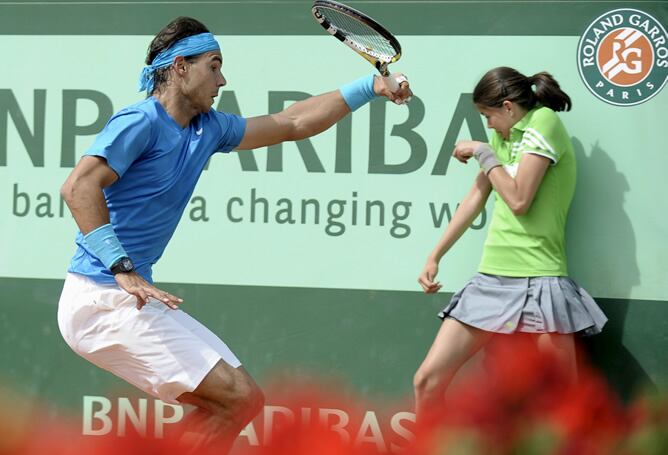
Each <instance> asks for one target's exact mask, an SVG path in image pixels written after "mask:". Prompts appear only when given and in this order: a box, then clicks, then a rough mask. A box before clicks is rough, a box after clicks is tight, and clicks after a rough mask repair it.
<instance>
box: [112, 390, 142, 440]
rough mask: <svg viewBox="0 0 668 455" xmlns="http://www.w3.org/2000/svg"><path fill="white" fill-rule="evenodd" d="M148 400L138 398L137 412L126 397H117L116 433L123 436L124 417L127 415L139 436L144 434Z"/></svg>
mask: <svg viewBox="0 0 668 455" xmlns="http://www.w3.org/2000/svg"><path fill="white" fill-rule="evenodd" d="M147 409H148V402H147V401H146V399H145V398H141V399H140V400H139V412H135V410H134V408H133V407H132V403H131V402H130V400H129V399H128V398H119V399H118V435H119V436H125V418H126V417H127V418H128V419H129V420H130V422H131V423H132V426H133V427H134V429H135V430H137V433H139V435H140V436H146V418H147V415H148V412H147Z"/></svg>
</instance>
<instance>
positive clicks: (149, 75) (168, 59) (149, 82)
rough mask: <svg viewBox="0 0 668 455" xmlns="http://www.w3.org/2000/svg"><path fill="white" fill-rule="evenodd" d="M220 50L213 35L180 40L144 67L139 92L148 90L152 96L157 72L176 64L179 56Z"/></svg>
mask: <svg viewBox="0 0 668 455" xmlns="http://www.w3.org/2000/svg"><path fill="white" fill-rule="evenodd" d="M219 50H220V45H219V44H218V41H216V39H215V38H214V37H213V35H212V34H211V33H200V34H199V35H191V36H188V37H186V38H183V39H181V40H178V41H177V42H176V43H174V44H172V45H171V46H170V47H168V48H167V49H164V50H162V51H161V52H160V53H159V54H158V55H156V56H155V58H154V59H153V62H151V64H150V65H149V66H145V67H144V69H143V70H142V71H141V75H140V76H139V84H138V86H139V91H140V92H141V91H144V90H146V92H147V93H148V94H149V95H150V94H151V93H152V92H153V76H154V74H155V71H156V70H157V69H160V68H165V67H166V66H169V65H171V64H172V63H174V59H175V58H176V57H178V56H179V55H180V56H181V57H190V56H193V55H199V54H203V53H205V52H210V51H219Z"/></svg>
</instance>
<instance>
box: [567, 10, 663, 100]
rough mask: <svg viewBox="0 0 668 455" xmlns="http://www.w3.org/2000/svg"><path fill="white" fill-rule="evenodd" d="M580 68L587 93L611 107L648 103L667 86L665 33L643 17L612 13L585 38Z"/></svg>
mask: <svg viewBox="0 0 668 455" xmlns="http://www.w3.org/2000/svg"><path fill="white" fill-rule="evenodd" d="M578 68H579V70H580V76H581V77H582V80H583V81H584V83H585V85H586V86H587V88H589V90H590V91H591V92H592V93H593V94H594V95H596V96H597V97H598V98H600V99H602V100H603V101H605V102H606V103H610V104H614V105H617V106H633V105H636V104H640V103H643V102H645V101H647V100H648V99H650V98H652V97H653V96H655V95H656V94H657V93H659V91H661V89H662V88H663V86H664V85H666V81H667V80H668V34H666V29H665V28H663V25H661V23H660V22H659V21H657V20H656V19H655V18H653V17H652V16H650V15H649V14H647V13H645V12H643V11H639V10H636V9H630V8H622V9H616V10H614V11H609V12H607V13H605V14H603V15H601V16H600V17H598V18H597V19H596V20H594V21H593V22H592V23H591V24H589V27H588V28H587V30H586V31H585V32H584V34H583V35H582V37H581V38H580V43H579V44H578Z"/></svg>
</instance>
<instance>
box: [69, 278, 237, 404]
mask: <svg viewBox="0 0 668 455" xmlns="http://www.w3.org/2000/svg"><path fill="white" fill-rule="evenodd" d="M136 304H137V298H136V297H135V296H133V295H130V294H128V293H127V292H125V291H123V290H122V289H120V288H119V287H118V286H116V285H105V284H99V283H96V282H95V281H93V280H91V279H90V278H87V277H85V276H83V275H79V274H75V273H68V274H67V278H66V279H65V286H64V287H63V292H62V294H61V296H60V302H59V303H58V327H59V328H60V333H62V335H63V338H65V341H66V342H67V344H68V345H69V346H70V347H71V348H72V349H73V350H74V352H76V353H77V354H79V355H80V356H81V357H83V358H85V359H86V360H88V361H90V362H92V363H94V364H95V365H97V366H98V367H100V368H103V369H105V370H108V371H110V372H111V373H113V374H115V375H116V376H118V377H120V378H122V379H124V380H126V381H127V382H129V383H130V384H132V385H134V386H136V387H138V388H140V389H142V390H143V391H145V392H147V393H149V394H151V395H153V396H155V397H158V398H160V399H161V400H162V401H165V402H167V403H173V404H177V403H178V401H177V400H176V398H177V397H178V396H179V395H181V394H182V393H184V392H192V391H193V390H195V388H196V387H197V386H198V385H199V384H200V383H201V382H202V380H203V379H204V377H205V376H206V375H207V374H208V373H209V371H211V369H212V368H213V367H214V366H215V365H216V363H218V361H219V360H220V359H222V360H224V361H225V362H227V363H228V364H229V365H230V366H232V367H233V368H237V367H239V366H240V365H241V362H239V359H237V357H236V356H235V355H234V354H233V353H232V351H231V350H230V348H228V347H227V345H226V344H225V343H223V341H222V340H221V339H220V338H218V337H217V336H216V335H214V334H213V332H211V331H210V330H209V329H207V328H206V327H204V325H202V324H200V323H199V322H198V321H197V320H195V319H194V318H192V317H191V316H189V315H188V314H186V313H185V312H183V311H182V310H172V309H170V308H168V307H167V306H166V305H164V304H163V303H160V302H159V301H158V300H155V299H151V300H150V302H149V303H147V304H146V305H145V306H144V307H143V308H142V309H141V310H137V308H136Z"/></svg>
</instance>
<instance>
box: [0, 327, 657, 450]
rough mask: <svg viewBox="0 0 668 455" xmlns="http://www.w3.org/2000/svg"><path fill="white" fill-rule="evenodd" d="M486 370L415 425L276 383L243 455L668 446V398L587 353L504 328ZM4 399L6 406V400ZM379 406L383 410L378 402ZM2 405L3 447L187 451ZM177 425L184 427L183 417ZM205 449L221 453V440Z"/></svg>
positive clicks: (304, 387) (339, 397)
mask: <svg viewBox="0 0 668 455" xmlns="http://www.w3.org/2000/svg"><path fill="white" fill-rule="evenodd" d="M488 351H489V352H488V354H487V357H486V360H485V362H484V366H485V368H484V369H483V370H481V371H474V372H470V371H468V372H467V371H463V372H462V377H460V378H458V381H457V382H456V384H454V385H453V386H452V387H451V390H449V391H448V393H447V394H446V398H445V399H444V401H443V402H442V403H434V409H435V412H434V415H433V418H432V419H430V420H429V421H421V422H418V423H416V422H415V416H414V415H413V414H412V413H411V412H409V411H408V410H409V409H410V407H411V406H412V405H411V404H410V403H397V402H392V403H365V402H363V401H361V400H356V399H354V398H346V397H344V394H343V393H340V392H339V391H340V390H343V388H341V387H340V386H337V385H332V384H331V383H328V382H325V381H313V382H311V383H304V382H303V381H302V382H295V381H294V380H289V379H288V380H286V381H281V382H280V383H277V384H274V385H270V386H267V387H266V389H265V392H266V395H267V397H268V400H267V402H268V403H272V405H267V406H265V408H264V411H263V412H262V413H261V415H260V416H258V417H257V418H256V419H255V420H254V421H253V422H252V423H251V424H250V425H249V426H248V427H246V429H245V430H244V431H243V432H242V434H241V435H240V436H239V438H238V440H237V443H236V445H235V447H234V448H233V450H232V454H233V455H376V454H386V453H402V454H407V455H477V454H485V455H486V454H501V455H505V454H509V455H510V454H513V455H515V454H518V455H524V454H527V455H539V454H540V455H543V454H545V455H547V454H549V455H570V454H577V455H581V454H586V455H589V454H594V455H596V454H606V455H607V454H613V455H614V454H619V455H636V454H637V455H645V454H647V455H654V454H656V455H659V454H665V453H668V399H667V398H666V396H657V395H651V394H648V393H644V394H642V395H640V396H639V397H638V398H637V399H636V400H635V401H634V402H633V403H632V404H631V405H630V406H629V407H627V408H625V407H623V406H622V405H621V404H620V403H619V402H618V400H617V398H616V396H615V395H614V394H613V393H612V391H611V390H610V388H609V387H608V385H607V384H606V382H605V381H604V380H603V378H602V377H601V376H600V375H599V374H597V373H596V372H595V371H594V370H592V369H590V368H589V367H588V366H586V365H585V364H584V362H580V363H581V365H580V368H579V371H578V380H577V381H576V382H574V381H573V380H572V378H571V377H570V376H569V374H568V373H567V369H565V368H562V367H561V365H560V364H559V361H558V360H557V358H556V357H555V356H553V355H549V354H545V353H542V352H540V351H539V350H538V349H537V343H536V338H535V337H534V336H530V335H527V336H525V335H519V336H503V337H497V338H496V339H495V340H494V341H493V342H492V343H491V344H490V346H489V349H488ZM5 409H7V408H6V407H5ZM370 409H376V411H371V410H370ZM19 415H20V419H18V420H20V421H21V422H23V423H21V424H18V423H17V419H15V418H14V416H13V415H10V414H9V413H7V412H3V413H0V454H2V455H4V454H11V455H37V454H40V455H41V454H49V455H70V454H72V455H78V454H85V455H107V454H108V455H112V454H123V455H134V454H137V455H139V454H141V455H162V454H183V453H188V449H189V448H188V447H184V445H183V444H181V443H180V442H179V440H178V428H172V429H171V431H168V432H167V433H166V436H165V437H164V438H162V439H147V438H142V437H140V436H139V435H137V434H136V433H132V432H129V433H128V436H124V437H110V436H104V437H90V436H89V437H83V436H81V434H80V428H79V427H77V426H73V425H66V424H62V425H58V426H55V425H53V424H50V425H45V424H40V423H39V419H32V420H30V422H31V423H30V426H28V425H27V422H28V419H27V418H26V417H25V416H26V413H25V412H23V413H19ZM175 427H176V425H175ZM195 453H197V454H202V455H209V454H214V453H216V454H219V453H220V451H218V450H217V447H216V445H215V444H214V445H212V446H211V447H210V448H208V449H207V450H199V451H196V452H195Z"/></svg>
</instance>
